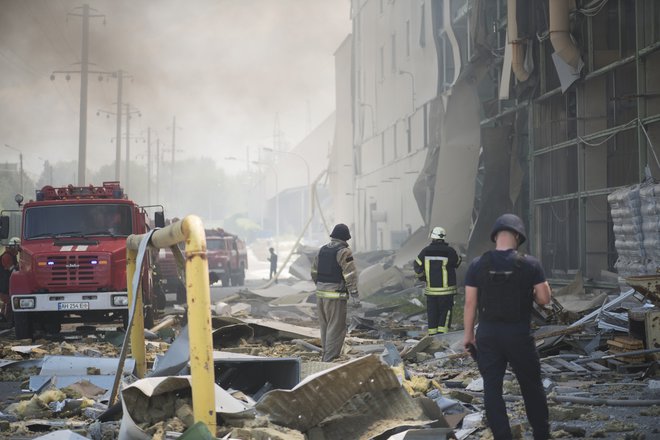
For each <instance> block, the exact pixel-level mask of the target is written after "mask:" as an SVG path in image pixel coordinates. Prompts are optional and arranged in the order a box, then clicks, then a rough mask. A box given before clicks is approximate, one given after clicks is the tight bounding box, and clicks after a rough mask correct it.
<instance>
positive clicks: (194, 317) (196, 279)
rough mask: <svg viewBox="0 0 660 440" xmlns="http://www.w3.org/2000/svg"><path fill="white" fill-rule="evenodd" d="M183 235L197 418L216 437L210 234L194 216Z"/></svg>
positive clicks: (184, 223) (195, 414)
mask: <svg viewBox="0 0 660 440" xmlns="http://www.w3.org/2000/svg"><path fill="white" fill-rule="evenodd" d="M182 231H183V235H184V236H185V237H186V253H185V257H186V289H187V297H188V323H189V324H188V325H189V328H188V332H189V340H190V373H191V376H192V394H193V415H194V417H195V421H196V422H202V423H204V424H205V425H206V426H207V427H208V428H209V431H211V433H212V434H214V435H215V432H216V421H215V370H214V364H213V337H212V336H211V330H212V327H211V288H210V286H209V265H208V260H207V259H206V234H205V233H204V226H203V225H202V221H201V219H200V218H199V217H197V216H194V215H189V216H187V217H185V218H184V219H183V224H182Z"/></svg>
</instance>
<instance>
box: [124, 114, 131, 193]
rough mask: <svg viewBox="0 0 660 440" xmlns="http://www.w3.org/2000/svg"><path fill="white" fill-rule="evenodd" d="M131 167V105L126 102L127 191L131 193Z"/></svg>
mask: <svg viewBox="0 0 660 440" xmlns="http://www.w3.org/2000/svg"><path fill="white" fill-rule="evenodd" d="M130 167H131V107H130V104H126V176H125V177H126V184H125V187H126V192H128V193H129V194H130V190H129V187H130V182H131V178H130V172H131V171H130Z"/></svg>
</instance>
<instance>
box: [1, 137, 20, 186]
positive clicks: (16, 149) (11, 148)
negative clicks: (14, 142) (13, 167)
mask: <svg viewBox="0 0 660 440" xmlns="http://www.w3.org/2000/svg"><path fill="white" fill-rule="evenodd" d="M5 147H7V148H9V149H10V150H14V151H17V152H18V157H19V160H20V173H21V181H20V185H19V188H20V191H19V192H20V193H21V194H23V152H22V151H21V150H19V149H18V148H14V147H12V146H11V145H8V144H5Z"/></svg>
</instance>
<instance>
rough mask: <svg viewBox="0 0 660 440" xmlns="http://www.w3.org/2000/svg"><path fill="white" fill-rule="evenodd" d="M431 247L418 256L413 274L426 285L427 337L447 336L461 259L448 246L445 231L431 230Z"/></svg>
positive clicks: (439, 228)
mask: <svg viewBox="0 0 660 440" xmlns="http://www.w3.org/2000/svg"><path fill="white" fill-rule="evenodd" d="M430 238H431V243H430V244H429V245H428V246H426V247H425V248H424V249H422V251H421V252H420V253H419V255H418V256H417V259H416V260H415V263H414V269H415V273H416V274H417V277H418V279H419V280H420V281H424V282H425V283H426V288H425V290H424V293H425V294H426V314H427V317H428V334H429V335H435V334H438V333H447V332H448V331H449V327H450V326H451V309H452V307H453V306H454V296H455V295H456V268H457V267H458V266H459V265H460V264H461V261H462V260H461V257H460V255H458V254H457V253H456V251H455V250H454V248H452V247H451V246H449V244H447V241H446V238H447V234H446V233H445V230H444V228H442V227H440V226H436V227H435V228H433V229H432V230H431V234H430Z"/></svg>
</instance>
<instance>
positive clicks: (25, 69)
mask: <svg viewBox="0 0 660 440" xmlns="http://www.w3.org/2000/svg"><path fill="white" fill-rule="evenodd" d="M12 54H13V55H14V57H15V58H17V59H18V60H19V61H20V62H21V64H22V66H21V65H19V64H18V62H16V61H14V60H13V59H12V58H10V57H9V55H7V54H6V53H3V52H2V50H0V56H1V57H2V58H4V59H5V60H6V61H7V63H9V64H10V65H11V66H12V67H14V68H16V69H17V70H20V71H22V72H25V73H28V74H30V75H34V76H35V77H37V76H40V75H39V74H38V73H37V72H35V70H34V69H33V68H32V67H31V66H30V65H29V64H27V63H26V62H25V61H23V60H21V58H20V57H18V55H16V54H15V53H14V52H12Z"/></svg>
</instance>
